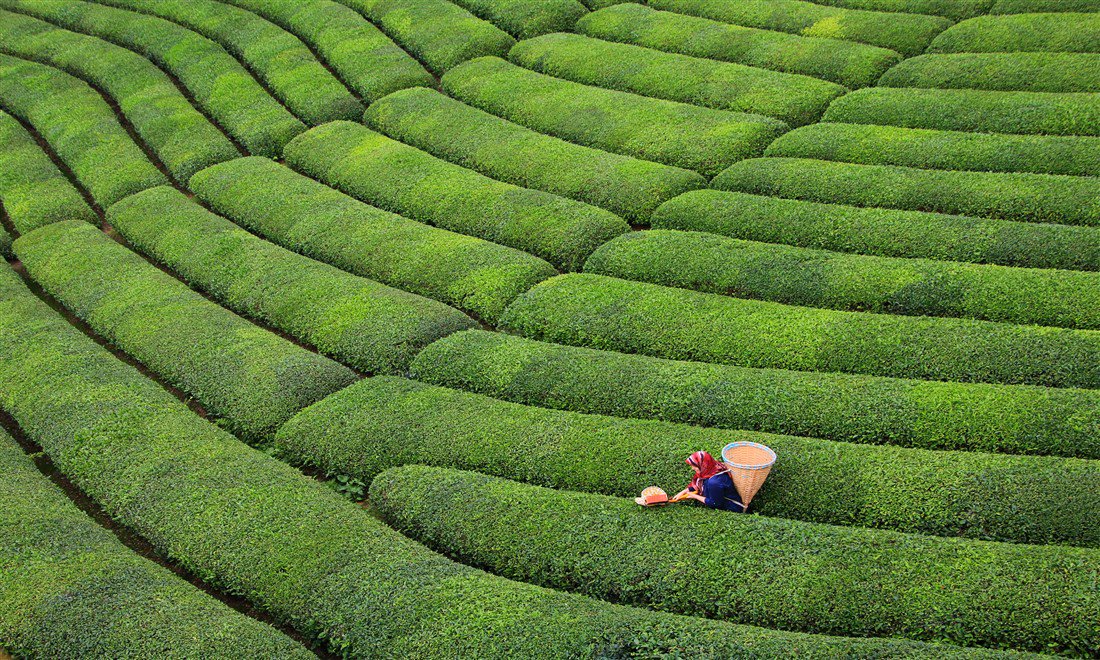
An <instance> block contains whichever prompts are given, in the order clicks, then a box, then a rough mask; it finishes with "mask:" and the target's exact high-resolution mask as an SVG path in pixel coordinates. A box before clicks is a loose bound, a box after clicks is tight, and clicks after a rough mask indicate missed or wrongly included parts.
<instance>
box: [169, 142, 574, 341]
mask: <svg viewBox="0 0 1100 660" xmlns="http://www.w3.org/2000/svg"><path fill="white" fill-rule="evenodd" d="M190 187H191V190H193V191H194V193H195V195H197V196H198V197H199V198H200V199H201V200H202V201H203V202H204V203H205V204H208V205H209V206H210V207H211V208H213V209H214V210H215V211H217V212H218V213H221V214H222V215H224V216H226V217H228V218H229V219H231V220H233V222H235V223H237V224H239V225H241V226H243V227H246V228H248V229H249V230H250V231H252V232H255V233H257V234H260V235H261V236H263V237H264V238H266V239H268V240H270V241H272V242H274V243H277V244H279V245H282V246H283V247H285V248H288V249H290V250H294V251H295V252H299V253H301V254H304V255H306V256H308V257H312V258H314V259H317V260H318V261H323V262H325V263H329V264H332V265H333V266H336V267H337V268H341V269H343V270H346V271H348V272H351V273H355V274H356V275H361V276H363V277H368V278H371V279H375V280H378V281H380V282H383V283H385V284H388V285H390V286H393V287H397V288H398V289H403V290H405V291H410V292H412V293H416V294H420V295H422V296H427V297H428V298H433V299H435V300H439V301H441V302H444V303H447V304H448V305H452V306H454V307H458V308H459V309H463V310H466V311H468V312H470V313H472V314H475V315H477V316H478V317H479V318H481V319H484V320H485V321H488V322H489V323H495V322H496V320H497V318H498V317H499V316H500V314H501V312H503V311H504V308H505V306H507V305H508V303H510V302H511V301H512V300H513V299H514V298H515V297H516V296H518V295H519V294H521V293H523V292H524V291H526V290H527V289H529V288H531V287H532V286H533V285H534V284H535V283H536V282H538V281H540V280H544V279H546V278H547V277H551V276H553V275H556V274H557V271H556V270H554V268H553V266H551V265H550V264H548V263H546V262H545V261H543V260H541V259H538V258H536V257H533V256H531V255H529V254H527V253H525V252H520V251H519V250H515V249H512V248H508V247H504V246H502V245H497V244H495V243H490V242H488V241H485V240H482V239H480V238H473V237H471V236H464V235H462V234H456V233H454V232H450V231H447V230H445V229H438V228H435V227H431V226H429V225H424V224H421V223H419V222H416V221H415V220H409V219H407V218H403V217H401V216H399V215H395V214H393V213H389V212H388V211H382V210H380V209H376V208H374V207H373V206H369V205H367V204H364V203H363V202H360V201H358V200H355V199H352V198H351V197H348V196H347V195H345V194H343V193H341V192H339V191H336V190H333V189H332V188H329V187H328V186H325V185H323V184H320V183H317V182H316V181H314V180H313V179H310V178H308V177H305V176H302V175H301V174H298V173H297V172H295V171H294V170H291V169H289V168H287V167H284V166H282V165H278V164H276V163H274V162H272V161H270V160H268V159H266V158H255V157H254V158H238V159H236V160H231V161H227V162H225V163H219V164H218V165H215V166H213V167H210V168H207V169H205V170H203V171H201V172H199V173H198V174H196V175H195V176H193V177H191V184H190Z"/></svg>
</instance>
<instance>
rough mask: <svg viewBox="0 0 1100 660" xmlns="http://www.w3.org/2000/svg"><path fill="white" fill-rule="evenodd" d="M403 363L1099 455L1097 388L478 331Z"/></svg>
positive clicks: (710, 421)
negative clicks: (864, 371) (669, 355)
mask: <svg viewBox="0 0 1100 660" xmlns="http://www.w3.org/2000/svg"><path fill="white" fill-rule="evenodd" d="M411 371H412V375H413V377H415V378H417V379H418V380H422V381H425V382H430V383H433V384H436V385H443V386H446V387H455V388H459V389H464V390H468V391H471V392H477V393H480V394H486V395H489V396H493V397H496V398H498V399H506V400H508V401H513V402H516V403H523V404H527V405H536V406H545V407H548V408H557V409H561V410H572V411H575V412H583V413H596V414H603V415H614V416H616V417H636V418H643V419H661V420H665V421H670V422H685V423H689V424H697V425H700V426H716V427H720V428H728V429H748V430H756V431H765V432H769V433H783V434H789V435H802V436H810V437H819V438H826V439H830V440H839V441H850V442H859V443H874V444H894V445H900V446H909V447H922V448H926V449H958V450H969V451H989V452H1007V453H1018V454H1051V455H1058V456H1073V457H1081V458H1100V392H1097V391H1095V390H1073V389H1055V388H1042V387H1030V386H1022V385H1014V386H1005V385H989V384H979V383H952V382H942V381H922V380H901V379H894V378H880V377H874V376H854V375H848V374H835V373H810V372H798V371H783V370H774V369H747V368H743V367H731V366H726V365H717V364H704V363H700V362H674V361H671V360H661V359H657V358H651V357H646V356H641V355H626V354H623V353H611V352H605V351H596V350H592V349H587V348H576V347H571V346H562V345H558V344H547V343H542V342H537V341H531V340H529V339H521V338H519V337H513V336H510V335H506V334H502V333H494V332H484V331H480V330H468V331H466V332H459V333H455V334H453V335H451V336H449V337H447V338H445V339H441V340H439V341H437V342H435V343H434V344H432V345H431V346H429V347H428V348H426V349H424V351H422V352H421V353H420V354H419V355H418V356H417V357H416V360H414V361H413V365H412V369H411ZM827 492H828V489H827ZM1035 495H1036V497H1042V494H1040V493H1036V494H1035Z"/></svg>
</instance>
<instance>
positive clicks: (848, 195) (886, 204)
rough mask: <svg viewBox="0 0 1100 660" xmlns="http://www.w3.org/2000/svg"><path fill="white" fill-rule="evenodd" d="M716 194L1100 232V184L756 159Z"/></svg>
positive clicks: (719, 180)
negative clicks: (1046, 224)
mask: <svg viewBox="0 0 1100 660" xmlns="http://www.w3.org/2000/svg"><path fill="white" fill-rule="evenodd" d="M711 186H713V187H715V188H718V189H720V190H732V191H735V192H746V193H752V194H755V195H770V196H775V197H786V198H790V199H805V200H808V201H813V202H826V203H830V204H849V205H852V206H876V207H881V208H892V209H902V210H907V211H934V212H937V213H956V214H960V215H976V216H983V217H990V218H1002V219H1004V220H1018V221H1021V222H1053V223H1058V224H1066V225H1083V226H1090V227H1095V226H1100V178H1097V177H1073V176H1055V175H1050V174H1020V173H1005V172H950V171H943V170H924V169H917V168H912V167H893V166H889V165H859V164H852V163H835V162H830V161H823V160H813V159H809V158H754V159H751V160H744V161H741V162H740V163H735V164H734V165H732V166H731V167H730V168H729V169H727V170H726V171H724V172H722V173H721V174H720V175H718V176H717V177H715V178H714V180H713V181H711Z"/></svg>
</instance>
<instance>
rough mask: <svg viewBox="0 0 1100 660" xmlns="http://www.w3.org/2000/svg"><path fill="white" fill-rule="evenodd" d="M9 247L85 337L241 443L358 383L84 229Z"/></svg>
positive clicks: (59, 230)
mask: <svg viewBox="0 0 1100 660" xmlns="http://www.w3.org/2000/svg"><path fill="white" fill-rule="evenodd" d="M14 247H15V254H16V255H17V256H18V257H19V259H20V260H21V261H22V262H23V265H24V266H25V267H26V269H27V272H28V273H29V274H30V276H31V277H32V278H33V279H34V280H35V281H36V282H38V283H39V284H40V285H41V286H42V288H43V289H45V290H46V291H47V292H48V293H49V294H50V295H52V296H53V297H54V298H56V299H58V300H59V301H61V303H62V304H63V305H65V306H66V307H67V308H68V309H69V310H70V311H72V313H73V314H75V315H76V316H77V317H79V318H80V319H81V320H83V321H84V322H86V323H87V324H88V325H89V326H91V328H92V330H94V331H95V332H96V333H97V334H99V335H100V336H102V337H103V338H104V339H106V340H107V341H109V342H111V343H112V344H114V345H116V346H118V347H119V348H120V349H122V350H123V351H125V352H126V353H128V354H129V355H131V356H133V357H134V358H135V359H136V360H138V361H139V362H141V363H142V364H144V365H145V366H146V367H148V368H149V369H150V370H151V371H152V372H153V373H156V374H158V375H160V377H161V378H163V379H164V380H166V381H168V382H169V383H171V384H172V385H174V386H176V387H179V388H180V389H181V390H183V391H184V392H186V393H187V394H189V395H191V396H193V397H194V398H195V399H196V400H197V401H198V402H199V403H200V404H202V405H203V406H204V407H205V408H206V409H207V410H208V411H209V412H210V413H211V414H213V415H217V416H219V417H221V418H223V419H222V421H223V422H224V423H225V425H226V426H227V427H228V428H229V429H231V430H232V431H233V432H234V433H238V434H240V435H241V436H242V437H245V438H248V439H249V440H253V441H259V440H262V439H263V438H266V437H267V436H269V435H270V434H272V433H274V432H275V430H276V429H277V428H278V427H279V425H281V424H282V423H283V422H284V421H286V420H287V419H288V418H289V417H290V416H291V415H293V414H294V413H296V412H298V411H299V410H301V409H302V408H304V407H305V406H307V405H309V404H311V403H313V402H314V401H317V400H319V399H321V398H323V397H324V396H326V395H328V394H331V393H333V392H335V391H336V390H338V389H340V388H342V387H345V386H347V385H349V384H351V383H352V382H354V381H355V380H356V376H355V374H354V373H353V372H352V371H351V370H350V369H348V368H347V367H343V366H340V365H339V364H337V363H335V362H333V361H332V360H329V359H328V358H325V357H321V356H320V355H317V354H315V353H311V352H309V351H307V350H305V349H304V348H300V347H298V346H295V345H294V344H292V343H290V342H289V341H287V340H286V339H283V338H281V337H279V336H278V335H275V334H273V333H271V332H269V331H268V330H265V329H263V328H260V327H257V326H255V325H252V324H251V323H249V322H248V321H245V320H244V319H242V318H240V317H239V316H237V315H235V314H233V313H232V312H230V311H229V310H227V309H225V308H223V307H220V306H218V305H217V304H215V303H212V302H210V301H208V300H206V299H205V298H203V297H202V296H201V295H199V294H198V293H196V292H194V291H192V290H191V289H189V288H187V286H186V285H185V284H183V283H182V282H180V281H178V280H176V279H175V278H173V277H172V276H171V275H168V274H167V273H164V272H162V271H160V270H159V269H158V268H157V267H156V266H153V265H152V264H150V263H148V262H147V261H145V260H144V259H142V258H141V257H139V256H138V255H136V254H134V253H133V252H131V251H129V250H128V249H127V248H125V247H123V246H122V245H119V244H118V243H116V242H115V241H113V240H111V238H110V237H108V236H107V235H106V234H104V233H103V232H101V231H99V230H98V229H96V228H94V227H92V226H91V225H89V224H88V223H86V222H82V221H77V220H70V221H66V222H58V223H54V224H52V225H47V226H45V227H42V228H41V229H38V230H35V231H33V232H31V233H29V234H25V235H24V236H22V237H20V238H19V239H18V240H16V241H15V246H14Z"/></svg>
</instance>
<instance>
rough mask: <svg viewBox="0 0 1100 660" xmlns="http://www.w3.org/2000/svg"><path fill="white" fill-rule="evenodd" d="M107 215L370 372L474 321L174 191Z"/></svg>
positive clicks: (243, 302) (190, 274) (270, 318)
mask: <svg viewBox="0 0 1100 660" xmlns="http://www.w3.org/2000/svg"><path fill="white" fill-rule="evenodd" d="M107 220H108V221H109V222H110V223H111V225H112V226H113V227H114V228H115V229H116V230H117V231H118V232H119V233H120V234H122V235H123V236H124V237H125V238H126V240H127V241H129V242H130V243H132V244H133V245H134V246H135V247H136V248H137V249H139V250H141V251H142V252H144V253H145V254H148V255H149V256H151V257H152V258H154V259H155V260H156V261H157V262H159V263H162V264H164V265H166V266H167V267H169V268H171V269H172V271H173V272H176V273H179V275H180V276H181V277H182V278H183V279H184V280H186V281H187V282H189V283H190V284H191V285H193V286H195V287H196V288H198V289H201V290H202V291H205V292H207V293H208V294H210V295H211V296H213V297H214V298H215V299H216V300H218V301H219V302H221V303H222V304H224V305H225V306H226V307H229V308H230V309H232V310H234V311H236V312H237V313H239V314H244V315H249V316H253V317H255V318H258V319H260V320H262V321H263V322H265V323H269V324H271V325H272V326H274V327H276V328H278V329H279V330H282V331H283V332H286V333H288V334H290V335H291V336H293V337H297V338H298V339H300V340H302V341H305V342H308V343H310V344H312V345H314V346H316V347H317V348H318V349H319V350H320V351H321V352H323V353H325V354H326V355H329V356H331V357H334V358H336V359H338V360H340V361H341V362H345V363H347V364H350V365H351V366H353V367H355V368H356V369H360V370H362V371H367V372H372V373H389V374H392V373H403V372H404V371H405V370H406V369H408V366H409V363H410V362H411V361H412V359H413V357H414V356H415V355H416V353H417V352H419V351H420V349H422V348H424V347H425V346H427V345H428V344H430V343H432V342H433V341H435V340H436V339H439V338H440V337H444V336H446V335H449V334H451V333H452V332H456V331H458V330H465V329H467V328H471V327H473V326H475V325H476V324H475V323H474V321H473V320H472V319H470V318H469V317H467V316H466V315H465V314H463V313H461V312H459V311H458V310H456V309H453V308H451V307H448V306H446V305H444V304H443V303H440V302H436V301H434V300H429V299H427V298H421V297H420V296H417V295H414V294H411V293H406V292H404V291H399V290H397V289H391V288H390V287H388V286H386V285H384V284H379V283H377V282H375V281H373V280H368V279H364V278H362V277H358V276H355V275H351V274H349V273H345V272H344V271H342V270H339V269H337V268H334V267H332V266H329V265H328V264H322V263H320V262H317V261H314V260H312V259H309V258H308V257H303V256H301V255H299V254H295V253H293V252H290V251H289V250H286V249H284V248H281V247H278V246H277V245H274V244H272V243H268V242H267V241H265V240H263V239H261V238H257V237H255V236H253V235H252V234H250V233H248V232H247V231H245V230H243V229H241V228H239V227H238V226H237V225H235V224H233V223H232V222H230V221H228V220H226V219H224V218H221V217H219V216H216V215H214V214H213V213H210V212H209V211H207V210H206V209H204V208H202V207H201V206H199V205H198V204H196V203H194V202H192V201H191V200H189V199H187V197H186V196H185V195H184V194H183V193H181V192H179V191H178V190H176V189H175V188H168V187H162V188H153V189H151V190H146V191H143V192H140V193H138V194H136V195H133V196H131V197H128V198H126V199H124V200H122V201H121V202H119V203H117V204H115V205H114V206H112V207H111V208H110V210H109V211H108V213H107ZM345 240H347V239H346V237H345Z"/></svg>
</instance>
